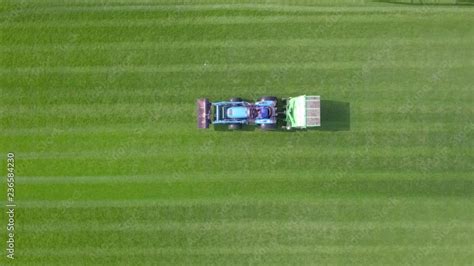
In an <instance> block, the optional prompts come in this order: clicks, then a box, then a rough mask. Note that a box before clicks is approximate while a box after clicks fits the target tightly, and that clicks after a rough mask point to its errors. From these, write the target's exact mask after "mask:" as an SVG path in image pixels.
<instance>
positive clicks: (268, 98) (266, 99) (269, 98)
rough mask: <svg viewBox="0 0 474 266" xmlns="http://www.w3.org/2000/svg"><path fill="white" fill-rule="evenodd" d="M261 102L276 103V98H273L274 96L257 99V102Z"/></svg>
mask: <svg viewBox="0 0 474 266" xmlns="http://www.w3.org/2000/svg"><path fill="white" fill-rule="evenodd" d="M261 101H272V102H277V101H278V98H277V97H275V96H263V97H261V98H259V99H258V100H257V102H261Z"/></svg>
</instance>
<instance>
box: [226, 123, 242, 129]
mask: <svg viewBox="0 0 474 266" xmlns="http://www.w3.org/2000/svg"><path fill="white" fill-rule="evenodd" d="M228 128H229V130H238V129H241V128H242V124H230V125H229V127H228Z"/></svg>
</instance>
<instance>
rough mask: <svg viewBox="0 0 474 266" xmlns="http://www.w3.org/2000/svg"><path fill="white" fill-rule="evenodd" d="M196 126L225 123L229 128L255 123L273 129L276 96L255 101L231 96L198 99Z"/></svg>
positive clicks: (275, 119) (275, 117)
mask: <svg viewBox="0 0 474 266" xmlns="http://www.w3.org/2000/svg"><path fill="white" fill-rule="evenodd" d="M197 104H198V127H199V128H208V127H209V124H215V125H219V124H225V125H228V126H229V129H238V128H240V127H241V126H242V125H244V124H245V125H246V124H255V125H265V126H261V127H262V128H265V129H273V128H275V127H276V123H277V107H276V106H277V99H276V97H262V98H260V99H259V100H257V101H256V102H255V103H252V102H247V101H243V100H241V99H240V98H233V99H231V100H230V101H220V102H209V100H207V99H199V100H198V101H197Z"/></svg>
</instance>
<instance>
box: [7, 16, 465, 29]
mask: <svg viewBox="0 0 474 266" xmlns="http://www.w3.org/2000/svg"><path fill="white" fill-rule="evenodd" d="M438 15H439V14H438ZM442 15H443V16H445V14H442ZM453 15H456V17H453V18H451V20H454V21H456V20H459V22H460V23H461V22H463V21H465V18H464V17H460V16H459V15H458V14H453ZM400 19H403V21H404V22H413V23H416V22H419V21H422V20H431V19H437V18H436V17H433V16H423V17H412V16H407V17H401V16H399V15H397V16H388V15H371V16H370V17H367V16H363V15H356V16H342V17H341V16H340V15H325V16H295V15H294V16H288V15H272V16H197V17H168V18H154V19H151V18H150V19H127V20H124V19H100V20H77V21H75V20H48V21H35V22H9V23H3V24H1V25H0V28H6V29H25V28H40V29H46V28H82V27H137V26H139V27H143V26H150V27H151V26H154V27H168V26H176V25H229V24H233V25H237V24H244V25H245V24H291V23H298V24H301V23H305V24H323V25H324V23H329V21H337V23H354V22H368V21H370V22H373V23H380V22H398V21H400ZM61 22H63V23H61Z"/></svg>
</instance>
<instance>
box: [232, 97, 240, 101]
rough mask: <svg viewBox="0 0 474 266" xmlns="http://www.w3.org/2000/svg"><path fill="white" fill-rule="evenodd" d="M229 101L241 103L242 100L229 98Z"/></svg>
mask: <svg viewBox="0 0 474 266" xmlns="http://www.w3.org/2000/svg"><path fill="white" fill-rule="evenodd" d="M230 101H231V102H241V101H242V98H239V97H235V98H230Z"/></svg>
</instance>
